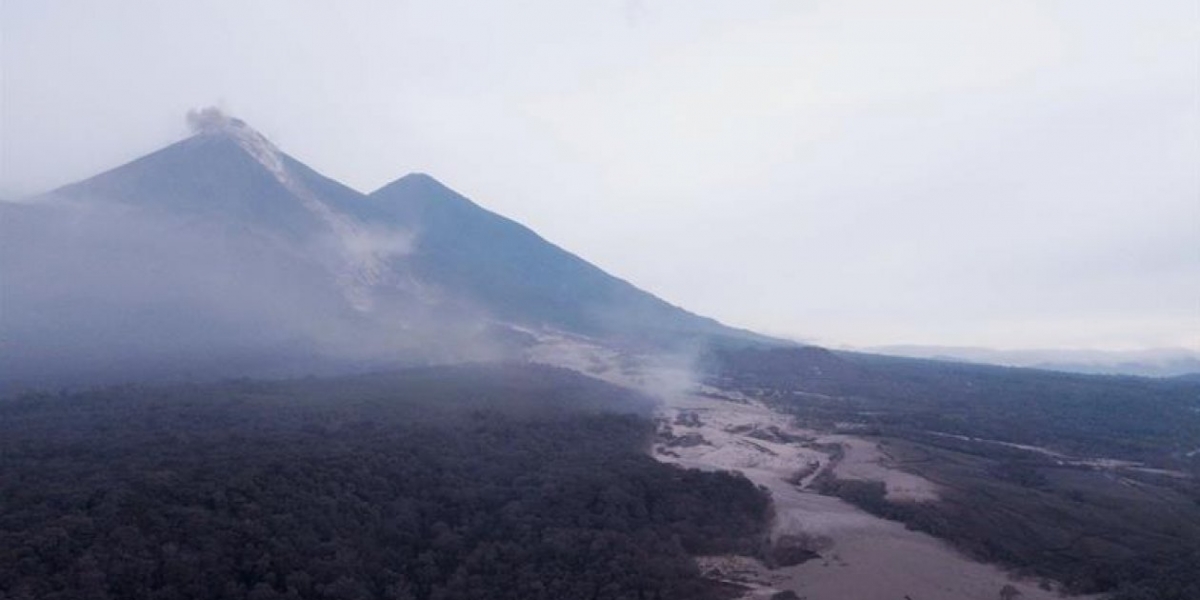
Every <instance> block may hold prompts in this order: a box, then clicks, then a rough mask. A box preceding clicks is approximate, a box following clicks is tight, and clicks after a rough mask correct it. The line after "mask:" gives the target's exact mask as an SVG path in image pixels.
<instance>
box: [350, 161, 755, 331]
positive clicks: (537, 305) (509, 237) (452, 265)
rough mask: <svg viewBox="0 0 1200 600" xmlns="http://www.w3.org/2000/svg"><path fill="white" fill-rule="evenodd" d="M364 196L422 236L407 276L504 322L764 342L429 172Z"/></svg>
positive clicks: (564, 329)
mask: <svg viewBox="0 0 1200 600" xmlns="http://www.w3.org/2000/svg"><path fill="white" fill-rule="evenodd" d="M371 198H372V199H373V200H375V201H377V202H378V203H379V205H380V208H381V209H382V210H385V211H387V212H388V213H389V214H390V215H393V217H394V218H395V221H394V222H396V223H403V224H405V225H407V226H409V227H412V228H414V229H415V230H417V231H419V232H420V235H419V238H418V241H417V244H416V247H415V248H414V251H413V253H412V254H411V256H410V257H409V260H410V261H411V264H412V268H413V271H414V273H416V274H417V275H418V276H419V277H420V278H421V279H423V280H426V281H430V282H435V283H436V284H437V285H438V286H440V287H442V288H444V289H447V290H453V292H454V293H455V294H456V295H458V296H459V297H461V298H463V299H464V300H467V301H470V302H472V303H473V304H474V305H476V306H482V307H486V309H487V310H488V311H489V312H490V314H492V315H493V316H494V317H495V318H497V319H500V320H502V321H506V322H513V323H520V324H524V325H527V326H533V327H547V328H552V329H559V330H563V331H568V332H572V333H576V334H582V335H587V336H595V337H600V338H605V339H610V340H616V341H620V342H633V343H635V344H637V343H640V344H648V345H654V346H677V345H682V344H685V343H694V342H699V341H701V340H706V341H711V340H712V339H724V340H740V341H752V340H753V341H759V342H764V341H767V340H766V338H763V337H761V336H757V335H755V334H752V333H750V332H748V331H742V330H737V329H733V328H730V327H727V326H725V325H722V324H720V323H718V322H717V321H714V320H712V319H709V318H706V317H701V316H698V315H695V314H692V313H690V312H688V311H686V310H683V309H682V308H679V307H677V306H673V305H671V304H668V303H667V302H665V301H663V300H661V299H659V298H658V297H656V296H654V295H652V294H649V293H647V292H645V291H642V290H640V289H638V288H636V287H634V286H633V285H631V284H630V283H628V282H626V281H624V280H622V279H618V278H616V277H613V276H612V275H609V274H608V273H606V272H604V271H603V270H601V269H599V268H597V267H596V266H594V265H592V264H591V263H588V262H587V261H585V260H583V259H581V258H579V257H578V256H575V255H574V254H571V253H570V252H567V251H566V250H563V249H562V248H559V247H558V246H556V245H554V244H552V243H550V242H548V241H546V240H545V239H543V238H542V237H541V236H539V235H538V234H536V233H534V232H533V231H531V230H530V229H529V228H527V227H525V226H523V225H521V224H520V223H517V222H515V221H512V220H509V219H506V218H504V217H502V216H500V215H498V214H495V213H493V212H491V211H488V210H486V209H484V208H482V207H480V206H479V205H477V204H475V203H473V202H471V201H470V200H468V199H467V198H465V197H463V196H462V195H460V194H458V193H457V192H455V191H454V190H451V189H450V188H448V187H446V186H445V185H442V184H441V183H440V182H439V181H437V180H436V179H434V178H432V177H430V176H428V175H424V174H413V175H408V176H406V177H403V178H401V179H399V180H397V181H395V182H393V183H391V184H389V185H387V186H385V187H383V188H382V189H380V190H378V191H376V192H374V193H373V194H371Z"/></svg>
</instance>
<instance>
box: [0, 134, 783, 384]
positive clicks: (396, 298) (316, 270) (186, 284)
mask: <svg viewBox="0 0 1200 600" xmlns="http://www.w3.org/2000/svg"><path fill="white" fill-rule="evenodd" d="M193 125H194V126H195V128H196V131H197V132H196V135H194V136H192V137H189V138H187V139H185V140H182V141H180V142H178V143H175V144H172V145H170V146H168V147H166V148H163V149H161V150H159V151H156V152H154V153H151V154H149V155H147V156H144V157H142V158H139V159H137V160H134V161H132V162H130V163H128V164H126V165H123V166H120V167H117V168H115V169H112V170H110V171H107V172H105V173H102V174H100V175H97V176H95V177H92V178H90V179H87V180H84V181H81V182H78V183H75V184H71V185H68V186H64V187H62V188H60V189H58V190H55V191H53V192H51V193H48V194H45V195H43V196H41V197H38V198H35V199H33V201H31V202H26V203H22V204H20V205H13V204H5V205H0V246H2V247H0V251H2V252H0V270H2V271H3V273H4V276H5V282H4V285H3V286H0V303H2V305H3V307H4V310H3V314H2V315H0V374H2V375H3V378H4V379H5V380H8V381H12V380H20V379H22V378H23V374H29V373H36V374H37V376H36V377H24V379H26V380H30V379H36V380H38V381H47V382H56V381H58V380H60V379H62V378H60V377H58V375H56V374H61V373H64V372H67V371H73V372H77V373H86V374H81V375H80V376H79V378H80V379H82V380H90V379H93V374H96V373H101V372H120V373H122V375H121V376H120V377H118V378H121V379H129V378H141V377H142V375H144V373H143V372H142V371H143V370H144V369H140V367H144V366H145V365H149V364H154V365H156V367H155V369H154V370H155V372H161V373H173V374H174V375H175V376H180V374H183V373H191V374H194V375H196V376H201V375H203V376H226V375H258V374H262V372H261V369H260V368H259V366H260V365H263V364H273V365H280V364H282V365H284V366H285V372H286V373H287V374H296V373H299V372H307V371H309V370H311V369H313V368H315V367H313V365H320V364H336V365H341V366H342V367H344V366H345V365H348V364H352V365H359V367H360V368H362V367H363V366H364V365H365V366H378V365H380V364H388V363H391V362H395V361H402V362H411V361H414V360H416V361H429V360H437V361H445V360H466V359H481V358H497V357H499V356H502V355H506V354H505V353H509V352H511V351H512V350H513V348H512V344H513V343H514V342H513V340H514V339H515V338H513V336H511V335H505V336H495V335H494V334H495V333H497V332H502V331H504V330H506V329H507V330H509V331H511V330H513V329H517V330H522V331H528V330H543V331H549V332H551V333H554V334H568V335H579V336H587V337H594V338H602V339H603V340H604V341H605V343H610V342H613V341H619V342H620V343H622V344H624V345H633V346H651V347H656V348H662V347H668V346H676V347H677V346H681V345H684V344H689V345H690V344H699V343H704V342H705V341H707V340H714V339H737V340H758V339H762V338H758V337H757V336H754V335H753V334H750V333H748V332H743V331H739V330H735V329H731V328H728V327H725V326H723V325H721V324H719V323H717V322H716V321H713V320H711V319H706V318H703V317H699V316H696V315H693V314H691V313H688V312H686V311H684V310H682V309H680V308H677V307H674V306H671V305H670V304H667V303H666V302H664V301H662V300H660V299H658V298H656V297H654V296H652V295H650V294H648V293H646V292H643V291H641V290H639V289H637V288H636V287H634V286H632V285H630V284H629V283H627V282H625V281H622V280H620V279H617V278H615V277H612V276H610V275H608V274H607V273H604V272H603V271H601V270H600V269H598V268H596V267H594V266H592V265H591V264H589V263H587V262H586V261H584V260H582V259H580V258H578V257H576V256H574V255H572V254H570V253H568V252H566V251H564V250H562V249H561V248H558V247H556V246H554V245H553V244H550V243H549V242H546V241H545V240H543V239H542V238H541V237H539V236H538V235H537V234H535V233H533V232H532V231H530V230H528V229H527V228H525V227H523V226H521V225H519V224H517V223H515V222H513V221H510V220H508V219H505V218H503V217H500V216H499V215H496V214H493V213H491V212H488V211H486V210H484V209H482V208H480V207H478V206H476V205H475V204H473V203H471V202H470V201H468V200H466V199H465V198H463V197H462V196H460V195H458V194H456V193H454V192H453V191H451V190H449V189H448V188H446V187H445V186H442V185H441V184H439V183H437V182H435V181H434V180H433V179H432V178H429V177H427V176H420V175H414V176H409V177H405V178H403V179H401V180H399V181H397V182H395V183H393V184H392V185H389V186H387V187H385V188H384V189H382V190H380V191H378V192H376V193H375V194H372V195H371V196H367V195H364V194H361V193H359V192H356V191H354V190H352V189H350V188H348V187H346V186H344V185H342V184H340V183H338V182H336V181H333V180H331V179H329V178H326V177H324V176H322V175H320V174H319V173H317V172H316V171H314V170H312V169H310V168H309V167H307V166H306V165H304V164H302V163H300V162H299V161H297V160H295V159H293V158H292V157H290V156H288V155H286V154H284V153H283V152H281V151H279V150H278V149H277V148H276V147H275V146H274V145H272V144H271V142H270V141H269V140H267V139H266V138H264V137H263V136H262V135H261V134H259V133H258V132H256V131H255V130H253V129H252V128H250V127H249V126H248V125H246V124H245V123H243V122H241V121H239V120H237V119H232V118H229V117H226V116H225V115H222V114H220V113H216V112H215V111H201V112H200V113H197V114H196V115H194V118H193ZM517 338H520V339H524V340H525V341H524V342H523V343H529V342H530V340H532V339H533V338H532V337H530V336H524V337H522V336H517ZM498 340H499V341H498ZM508 355H510V356H511V354H508ZM200 364H206V365H210V366H211V368H209V367H205V368H197V365H200ZM318 370H319V369H318ZM0 383H2V382H0Z"/></svg>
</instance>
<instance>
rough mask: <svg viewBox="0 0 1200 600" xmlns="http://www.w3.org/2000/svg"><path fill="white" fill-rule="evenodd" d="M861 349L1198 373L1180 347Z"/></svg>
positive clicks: (1190, 354)
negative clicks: (1134, 348)
mask: <svg viewBox="0 0 1200 600" xmlns="http://www.w3.org/2000/svg"><path fill="white" fill-rule="evenodd" d="M865 350H866V351H868V352H875V353H879V354H888V355H892V356H906V357H909V358H930V359H938V360H951V361H962V362H972V363H982V364H993V365H1003V366H1009V367H1030V368H1036V369H1045V370H1049V371H1065V372H1070V373H1085V374H1090V375H1137V376H1141V377H1175V376H1179V375H1185V374H1189V373H1200V353H1197V352H1194V351H1191V350H1186V349H1182V348H1158V349H1149V350H1129V351H1105V350H1056V349H1044V350H995V349H991V348H971V347H960V346H917V345H893V346H876V347H873V348H867V349H865Z"/></svg>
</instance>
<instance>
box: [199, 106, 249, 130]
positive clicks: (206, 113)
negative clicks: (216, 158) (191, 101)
mask: <svg viewBox="0 0 1200 600" xmlns="http://www.w3.org/2000/svg"><path fill="white" fill-rule="evenodd" d="M187 125H188V129H190V130H191V131H192V133H196V134H202V133H219V132H223V131H229V130H230V129H231V128H234V127H238V126H244V125H245V124H244V123H243V122H242V121H241V120H239V119H235V118H233V117H231V116H229V115H227V114H225V112H224V111H222V110H221V109H219V108H217V107H215V106H206V107H204V108H193V109H191V110H189V111H188V112H187Z"/></svg>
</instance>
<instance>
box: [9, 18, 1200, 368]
mask: <svg viewBox="0 0 1200 600" xmlns="http://www.w3.org/2000/svg"><path fill="white" fill-rule="evenodd" d="M0 29H2V31H0V34H2V39H0V61H2V67H0V68H2V69H3V71H2V72H0V83H2V86H3V87H2V93H0V100H2V104H0V196H4V197H10V198H11V197H19V196H22V195H27V194H31V193H35V192H39V191H44V190H47V189H50V188H53V187H56V186H58V185H61V184H64V183H68V182H71V181H74V180H78V179H81V178H84V177H87V176H89V175H92V174H94V173H96V172H99V171H101V170H104V169H107V168H110V167H113V166H116V165H118V164H120V163H122V162H125V161H127V160H130V159H132V158H135V157H137V156H139V155H141V154H145V153H147V152H149V151H152V150H154V149H156V148H158V147H160V146H162V145H165V144H167V143H169V142H172V141H175V140H177V139H180V138H182V137H183V136H185V135H186V128H185V125H184V119H183V115H184V114H185V112H186V111H187V110H188V109H190V108H194V107H200V106H207V105H216V106H219V107H222V108H223V109H225V110H226V111H228V112H230V113H232V114H234V115H237V116H239V117H241V118H243V119H245V120H246V121H248V122H249V123H250V124H252V125H253V126H255V127H256V128H258V129H259V130H261V131H262V132H263V133H265V134H266V135H267V136H269V137H271V138H272V139H273V140H274V141H275V142H276V143H277V144H278V145H279V146H280V147H282V148H283V149H284V150H285V151H287V152H289V153H290V154H292V155H294V156H296V157H297V158H299V159H300V160H303V161H305V162H306V163H308V164H309V165H310V166H312V167H313V168H315V169H317V170H319V171H321V172H323V173H325V174H326V175H329V176H331V177H333V178H335V179H338V180H340V181H343V182H345V183H347V184H349V185H351V186H354V187H356V188H358V189H360V190H362V191H371V190H373V189H375V188H377V187H379V186H381V185H383V184H385V183H387V182H389V181H391V180H393V179H395V178H397V177H399V176H401V175H403V174H405V173H407V172H411V171H424V172H428V173H430V174H432V175H434V176H435V177H438V178H439V179H441V180H442V181H444V182H445V183H447V184H448V185H450V186H451V187H454V188H456V189H458V190H459V191H461V192H463V193H464V194H466V195H467V196H469V197H471V198H473V199H474V200H476V201H477V202H479V203H480V204H482V205H483V206H485V207H487V208H490V209H492V210H495V211H497V212H500V213H501V214H504V215H506V216H509V217H511V218H514V219H516V220H518V221H521V222H523V223H525V224H526V225H529V226H530V227H532V228H534V229H535V230H537V231H538V232H539V233H541V234H542V235H544V236H545V237H547V238H548V239H550V240H551V241H553V242H555V243H558V244H559V245H561V246H564V247H566V248H567V249H569V250H571V251H573V252H575V253H577V254H580V255H581V256H583V257H584V258H586V259H588V260H590V261H592V262H594V263H596V264H598V265H599V266H601V267H602V268H604V269H607V270H608V271H610V272H612V273H614V274H616V275H618V276H621V277H624V278H626V279H629V280H630V281H632V282H633V283H635V284H637V285H639V286H642V287H643V288H646V289H648V290H650V291H652V292H654V293H656V294H658V295H660V296H662V297H664V298H666V299H668V300H670V301H672V302H675V303H677V304H681V305H683V306H685V307H687V308H689V309H691V310H694V311H696V312H700V313H703V314H707V315H710V316H713V317H716V318H719V319H721V320H724V321H726V322H728V323H731V324H735V325H740V326H744V327H750V328H754V329H757V330H760V331H764V332H767V333H774V334H782V335H788V336H793V337H799V338H802V339H806V340H811V341H816V342H821V343H826V344H834V345H837V344H853V345H870V344H895V343H915V344H948V345H973V346H992V347H998V348H1016V347H1026V348H1030V347H1034V348H1036V347H1079V348H1102V349H1135V348H1146V347H1167V346H1174V347H1188V348H1192V349H1200V2H1196V0H1146V1H1141V2H1131V1H1129V0H1077V1H1059V0H989V1H984V0H937V1H926V0H877V1H858V0H788V1H774V2H771V1H757V0H739V1H737V2H733V1H722V2H711V1H705V0H661V1H660V0H642V1H636V0H613V1H605V0H586V1H585V0H571V1H567V0H544V1H543V0H530V1H520V2H518V1H512V2H487V1H482V0H472V1H463V0H437V1H433V0H431V1H397V0H391V1H383V0H375V1H357V0H353V1H339V2H328V1H302V0H291V1H283V0H255V1H252V2H248V1H245V0H227V1H216V0H214V1H188V2H165V1H162V0H144V1H132V0H106V1H104V2H99V1H96V0H79V1H71V0H0Z"/></svg>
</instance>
